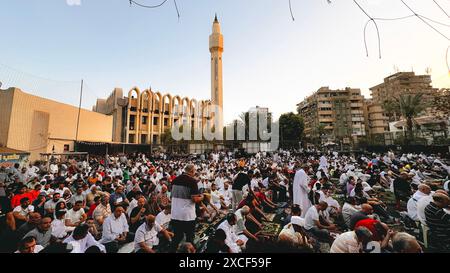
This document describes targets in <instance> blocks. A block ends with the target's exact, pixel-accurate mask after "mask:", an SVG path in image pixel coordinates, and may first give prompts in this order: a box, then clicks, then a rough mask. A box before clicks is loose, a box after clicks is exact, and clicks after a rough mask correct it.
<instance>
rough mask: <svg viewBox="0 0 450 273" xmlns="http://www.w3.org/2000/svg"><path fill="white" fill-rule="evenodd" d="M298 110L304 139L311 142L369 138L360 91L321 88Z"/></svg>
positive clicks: (354, 140)
mask: <svg viewBox="0 0 450 273" xmlns="http://www.w3.org/2000/svg"><path fill="white" fill-rule="evenodd" d="M297 107H298V112H299V114H300V115H301V116H302V117H303V120H304V123H305V130H304V132H305V136H306V137H308V138H310V139H317V138H320V141H321V142H322V143H324V142H326V141H343V142H344V143H349V142H351V141H353V142H358V139H359V138H361V137H363V136H365V135H366V127H365V119H364V97H363V96H362V95H361V90H360V89H353V88H345V89H338V90H331V89H330V88H329V87H322V88H320V89H319V90H317V91H316V92H315V93H314V94H313V95H311V96H309V97H307V98H306V99H305V100H304V101H302V102H301V103H299V104H297Z"/></svg>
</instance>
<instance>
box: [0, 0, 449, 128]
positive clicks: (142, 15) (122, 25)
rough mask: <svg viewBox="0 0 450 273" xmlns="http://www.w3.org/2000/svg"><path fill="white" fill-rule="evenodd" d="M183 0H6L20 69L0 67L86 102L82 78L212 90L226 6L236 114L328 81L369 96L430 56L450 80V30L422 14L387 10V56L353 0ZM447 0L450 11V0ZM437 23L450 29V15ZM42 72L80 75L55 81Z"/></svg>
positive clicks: (102, 86) (0, 4)
mask: <svg viewBox="0 0 450 273" xmlns="http://www.w3.org/2000/svg"><path fill="white" fill-rule="evenodd" d="M136 1H138V2H141V3H143V4H148V5H151V4H158V3H159V2H160V0H136ZM405 1H406V2H407V3H408V4H409V5H410V6H411V7H412V8H413V9H415V10H416V12H418V13H419V14H423V15H425V16H427V17H430V18H432V19H435V20H438V21H440V22H442V23H445V24H448V25H450V19H449V18H448V17H447V16H446V15H445V14H444V13H443V12H442V11H441V10H440V9H439V8H438V7H437V6H436V5H435V4H434V3H433V1H431V0H405ZM68 2H72V3H76V2H80V4H81V5H69V4H68ZM177 2H178V7H179V9H180V13H181V17H180V19H179V20H178V18H177V14H176V11H175V7H174V4H173V1H172V0H169V1H168V2H167V3H166V4H165V5H163V6H162V7H161V8H158V9H144V8H138V7H136V6H132V7H130V5H129V1H128V0H81V1H77V0H14V1H6V0H1V1H0V11H1V16H2V21H1V24H0V35H1V43H0V64H2V65H6V66H8V67H12V68H14V69H16V70H17V71H16V70H12V69H9V70H8V69H6V70H5V68H4V67H5V66H3V70H0V77H6V78H7V79H0V81H3V82H4V83H5V84H7V83H8V82H9V83H14V84H15V85H18V87H20V88H23V89H24V91H28V90H26V89H30V90H31V91H32V92H31V93H33V94H36V95H39V96H43V97H48V98H52V99H55V100H58V101H62V102H66V103H70V104H73V105H77V104H78V88H79V87H78V85H79V83H78V82H77V81H79V80H80V79H84V80H85V82H86V88H85V95H84V98H83V107H85V108H91V107H92V105H94V104H95V100H96V98H97V97H106V96H108V95H109V93H110V92H111V91H112V90H113V89H114V87H121V88H123V89H124V91H125V92H127V91H128V90H129V89H131V88H132V87H134V86H137V87H139V88H141V89H146V88H148V87H149V86H151V87H152V89H153V90H159V91H161V92H162V93H167V92H170V93H171V94H178V95H180V96H188V97H195V98H197V99H209V98H210V88H211V87H210V57H209V50H208V36H209V34H210V33H211V26H212V21H213V18H214V13H216V12H217V14H218V17H219V20H220V22H221V26H222V31H223V34H224V36H225V52H224V56H223V60H224V67H223V69H224V111H225V121H226V122H230V121H231V120H232V119H234V118H236V117H237V116H238V115H239V113H241V112H243V111H246V110H248V109H249V108H250V107H254V106H256V105H258V106H262V107H269V109H270V110H271V111H272V112H273V113H274V115H275V116H279V115H280V114H281V113H284V112H289V111H295V108H296V104H297V103H299V102H300V101H301V100H302V99H304V98H305V97H306V96H308V95H310V94H311V93H312V92H314V91H315V90H317V89H318V88H320V87H321V86H330V87H331V88H345V87H346V86H349V87H354V88H361V89H362V91H363V94H364V95H365V96H366V97H369V95H370V92H369V88H370V87H372V86H374V85H376V84H378V83H380V82H382V80H383V78H384V77H386V76H388V75H390V74H392V73H394V71H395V69H394V67H395V66H396V67H398V69H400V70H403V71H411V70H414V71H415V72H416V73H418V74H425V70H426V68H427V67H430V68H431V70H432V72H431V75H432V79H433V84H434V85H435V86H436V87H450V78H449V73H448V68H447V65H446V59H445V56H446V50H447V48H448V46H449V45H450V42H449V40H447V39H445V38H444V37H442V36H440V35H439V34H437V33H436V32H434V31H433V30H432V29H431V28H429V27H428V26H426V25H425V24H424V23H423V22H421V21H420V20H419V19H418V18H415V17H413V18H409V19H405V20H402V21H384V22H379V27H380V32H381V43H382V59H379V58H378V47H377V39H376V37H377V36H376V32H375V28H374V27H373V26H372V25H370V26H369V27H368V29H367V38H368V39H367V41H368V46H369V57H366V52H365V48H364V42H363V28H364V25H365V23H366V22H367V19H368V18H367V17H366V15H365V14H363V13H362V12H361V10H359V9H358V7H357V6H356V5H355V4H354V3H353V1H351V0H334V1H332V2H333V3H332V4H328V3H327V1H326V0H306V1H305V0H292V8H293V12H294V16H295V21H292V19H291V16H290V12H289V5H288V1H287V0H286V1H285V0H245V1H243V0H177ZM359 2H360V3H361V5H362V6H363V7H364V8H365V9H366V10H367V11H368V12H369V14H370V15H372V16H373V17H386V18H390V17H400V16H406V15H410V14H411V12H410V11H409V10H408V9H407V8H406V7H405V6H404V5H403V4H402V3H401V1H400V0H359ZM438 2H439V3H440V4H441V5H442V7H443V8H445V9H446V10H447V11H449V12H450V1H447V0H440V1H438ZM434 26H435V27H436V28H438V29H439V30H440V31H442V32H443V33H444V34H445V35H447V36H448V37H450V27H446V26H442V25H438V24H434ZM2 71H3V72H2ZM5 71H6V72H5ZM19 71H20V72H19ZM2 73H3V74H2ZM8 73H9V74H8ZM5 75H6V76H5ZM31 75H35V76H39V77H42V78H47V79H52V80H59V81H71V82H58V83H55V84H53V83H52V81H49V80H44V79H40V78H35V77H32V76H31ZM72 81H73V82H72ZM29 86H31V87H29ZM3 87H5V85H4V86H3ZM28 87H29V88H28Z"/></svg>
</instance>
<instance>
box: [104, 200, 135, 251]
mask: <svg viewBox="0 0 450 273" xmlns="http://www.w3.org/2000/svg"><path fill="white" fill-rule="evenodd" d="M124 213H125V210H124V208H123V207H122V206H116V208H115V210H114V213H113V214H111V215H110V216H109V217H108V218H106V219H105V221H104V222H103V228H102V229H103V233H102V239H101V240H100V243H102V244H104V245H105V247H106V251H107V252H108V253H116V252H117V251H119V247H120V246H121V245H123V244H125V243H128V242H131V241H132V240H133V235H132V234H129V233H128V231H129V227H128V223H127V218H126V217H125V214H124Z"/></svg>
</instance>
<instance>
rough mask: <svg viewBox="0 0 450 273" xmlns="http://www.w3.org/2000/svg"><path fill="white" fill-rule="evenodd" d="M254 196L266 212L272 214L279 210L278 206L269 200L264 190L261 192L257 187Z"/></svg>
mask: <svg viewBox="0 0 450 273" xmlns="http://www.w3.org/2000/svg"><path fill="white" fill-rule="evenodd" d="M254 194H255V197H256V198H257V199H258V201H259V202H260V203H261V206H262V208H263V209H264V211H266V212H270V211H274V210H275V209H276V208H278V206H277V204H275V203H273V202H272V201H271V200H270V199H269V198H267V196H266V195H265V193H264V190H261V189H260V188H259V187H255V190H254Z"/></svg>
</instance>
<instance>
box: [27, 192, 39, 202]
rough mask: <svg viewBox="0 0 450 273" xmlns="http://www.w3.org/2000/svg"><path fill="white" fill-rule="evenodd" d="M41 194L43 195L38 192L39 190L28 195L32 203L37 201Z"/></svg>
mask: <svg viewBox="0 0 450 273" xmlns="http://www.w3.org/2000/svg"><path fill="white" fill-rule="evenodd" d="M39 193H41V191H37V190H31V191H30V192H29V193H28V195H29V198H30V202H33V201H34V200H36V199H37V198H38V196H39Z"/></svg>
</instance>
